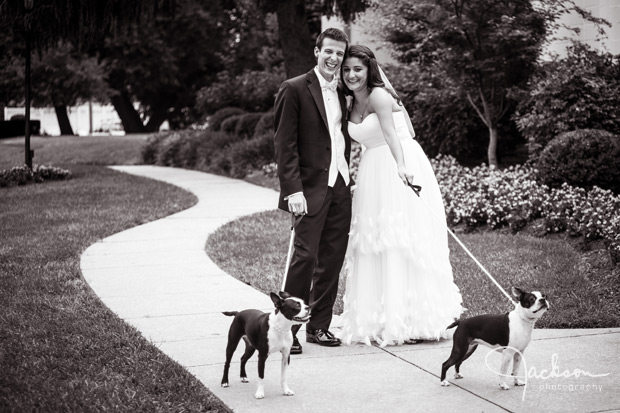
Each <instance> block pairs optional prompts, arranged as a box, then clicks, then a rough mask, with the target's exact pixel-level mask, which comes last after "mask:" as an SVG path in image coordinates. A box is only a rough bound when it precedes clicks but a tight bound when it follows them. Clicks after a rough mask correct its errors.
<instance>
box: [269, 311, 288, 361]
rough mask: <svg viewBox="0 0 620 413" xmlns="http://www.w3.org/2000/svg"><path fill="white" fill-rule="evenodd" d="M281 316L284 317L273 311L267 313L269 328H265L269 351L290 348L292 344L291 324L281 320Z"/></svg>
mask: <svg viewBox="0 0 620 413" xmlns="http://www.w3.org/2000/svg"><path fill="white" fill-rule="evenodd" d="M281 318H284V317H282V316H279V315H278V314H274V313H271V314H270V315H269V330H267V343H268V346H269V353H274V352H276V351H281V350H282V349H284V348H290V347H291V345H292V344H293V333H292V332H291V324H290V323H288V322H283V320H282V319H281Z"/></svg>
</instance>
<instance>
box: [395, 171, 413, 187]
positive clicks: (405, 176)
mask: <svg viewBox="0 0 620 413" xmlns="http://www.w3.org/2000/svg"><path fill="white" fill-rule="evenodd" d="M398 176H399V177H400V179H401V180H402V181H403V183H404V184H405V185H411V183H412V182H413V172H411V171H410V170H409V168H407V167H406V166H399V167H398Z"/></svg>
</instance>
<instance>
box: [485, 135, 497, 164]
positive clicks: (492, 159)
mask: <svg viewBox="0 0 620 413" xmlns="http://www.w3.org/2000/svg"><path fill="white" fill-rule="evenodd" d="M497 136H498V131H497V125H493V126H491V127H489V147H488V149H487V157H488V158H489V166H494V167H496V168H497V166H498V163H497Z"/></svg>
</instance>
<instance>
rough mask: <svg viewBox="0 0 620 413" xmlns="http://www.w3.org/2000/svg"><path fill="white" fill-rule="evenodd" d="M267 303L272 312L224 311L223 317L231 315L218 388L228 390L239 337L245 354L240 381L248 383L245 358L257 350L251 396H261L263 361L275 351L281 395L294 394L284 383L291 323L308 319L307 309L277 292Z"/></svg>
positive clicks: (262, 394) (300, 322) (263, 374)
mask: <svg viewBox="0 0 620 413" xmlns="http://www.w3.org/2000/svg"><path fill="white" fill-rule="evenodd" d="M270 297H271V301H273V304H274V305H275V310H274V311H273V312H271V313H264V312H262V311H260V310H243V311H240V312H238V311H231V312H224V313H223V314H224V315H227V316H234V317H235V318H234V319H233V322H232V324H231V326H230V330H229V331H228V345H227V346H226V363H225V364H224V376H223V377H222V387H228V370H229V368H230V360H231V359H232V356H233V353H234V352H235V350H236V349H237V345H238V344H239V341H240V340H241V338H243V340H244V341H245V353H243V356H241V381H242V382H243V383H247V382H248V377H247V374H246V372H245V364H246V362H247V361H248V359H249V358H250V357H251V356H252V354H254V351H256V350H258V389H257V390H256V394H255V397H256V398H257V399H262V398H264V397H265V387H264V383H263V379H264V377H265V361H266V360H267V357H268V356H269V354H271V353H274V352H276V351H279V352H280V353H282V374H281V380H280V381H281V384H282V392H283V393H284V394H285V395H286V396H292V395H294V394H295V393H293V391H292V390H291V389H290V388H289V387H288V384H287V383H286V369H287V367H288V364H289V362H290V354H291V346H292V345H293V333H292V332H291V327H292V326H293V324H304V323H307V322H308V320H309V319H310V309H309V307H308V306H307V305H306V304H305V303H304V301H303V300H302V299H300V298H296V297H293V296H291V295H290V294H288V293H286V292H283V291H281V292H280V293H279V294H276V293H271V294H270Z"/></svg>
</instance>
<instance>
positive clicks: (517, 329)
mask: <svg viewBox="0 0 620 413" xmlns="http://www.w3.org/2000/svg"><path fill="white" fill-rule="evenodd" d="M517 311H518V310H516V311H512V312H511V313H510V314H509V315H508V319H509V320H510V322H509V328H510V335H509V338H508V346H510V347H514V348H516V349H517V350H519V351H523V350H525V348H526V347H527V345H528V344H529V343H530V340H531V339H532V330H533V329H534V323H532V322H527V321H525V320H523V319H522V318H521V317H520V316H519V314H518V313H517Z"/></svg>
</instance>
